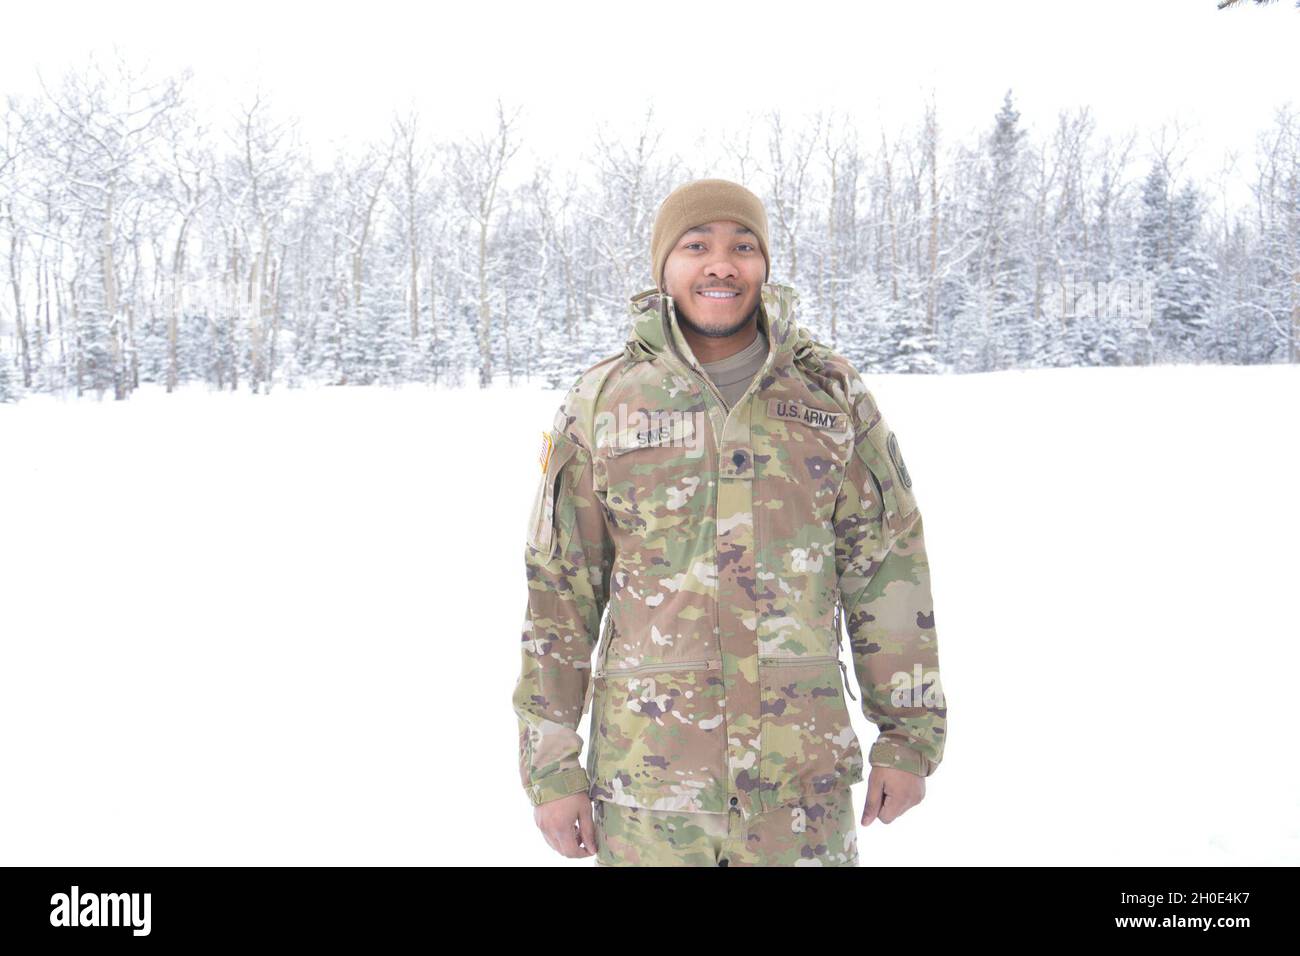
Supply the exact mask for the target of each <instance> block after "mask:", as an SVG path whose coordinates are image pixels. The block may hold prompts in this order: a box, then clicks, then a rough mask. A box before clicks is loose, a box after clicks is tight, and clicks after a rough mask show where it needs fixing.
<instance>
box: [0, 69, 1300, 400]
mask: <svg viewBox="0 0 1300 956" xmlns="http://www.w3.org/2000/svg"><path fill="white" fill-rule="evenodd" d="M187 79H188V78H187V77H186V76H185V75H180V76H175V77H166V78H163V79H161V80H149V79H146V78H142V77H140V76H138V75H136V74H134V73H133V72H132V70H131V68H130V66H129V65H128V64H126V63H122V62H118V63H117V64H115V65H114V66H113V68H112V69H111V70H109V71H105V70H104V69H103V68H101V67H100V66H99V65H98V64H96V63H94V62H92V63H90V64H89V65H88V66H87V67H86V69H84V70H81V71H75V72H70V73H68V74H66V75H64V76H63V77H62V78H61V79H60V80H59V81H58V82H57V83H52V84H48V85H45V86H44V87H43V89H44V93H43V95H41V96H40V97H36V98H31V99H24V100H20V99H17V98H14V97H10V98H8V99H7V102H6V104H5V107H4V114H3V122H4V128H3V133H4V135H3V142H2V143H0V256H2V257H3V264H2V265H0V271H2V272H3V275H4V285H5V289H4V294H3V296H0V399H12V398H14V397H16V396H19V395H21V394H23V393H25V392H29V391H56V392H62V391H75V393H76V394H82V393H84V392H86V391H91V390H93V391H94V392H96V393H98V394H99V395H101V396H102V395H103V394H106V393H109V392H111V393H112V394H113V395H114V396H115V397H117V398H125V397H127V396H128V395H129V394H130V393H131V391H132V390H133V389H135V388H137V387H138V386H139V385H140V383H141V382H157V383H161V384H163V385H165V386H166V387H167V388H168V390H171V389H173V388H175V387H176V386H177V385H178V384H180V383H182V382H188V381H202V382H207V383H209V384H210V386H211V387H214V388H222V389H237V388H240V387H245V388H248V389H251V390H252V391H254V392H263V391H266V390H268V389H270V388H271V387H272V386H273V385H275V384H277V383H284V384H289V385H293V384H298V383H302V382H307V381H314V382H320V383H328V384H340V385H344V384H356V383H362V384H364V383H398V382H404V381H420V382H428V383H445V384H450V385H462V384H479V385H487V384H489V383H491V382H493V381H494V380H496V379H499V378H503V377H504V378H508V379H510V380H514V379H516V378H519V377H522V376H540V377H541V378H542V379H543V380H545V381H547V382H548V383H550V384H551V385H553V386H555V387H562V386H565V385H567V384H569V383H570V382H571V381H572V379H573V377H574V376H575V375H576V374H577V373H578V372H579V371H581V370H582V369H583V368H584V367H586V366H587V365H589V364H590V363H592V362H594V361H595V360H596V359H598V358H599V357H601V356H603V355H607V354H609V353H610V352H612V351H614V350H616V349H618V348H619V347H620V346H621V343H622V341H623V338H624V336H625V333H626V312H625V310H626V302H627V299H628V297H629V296H630V295H632V294H633V293H635V292H638V291H641V290H642V289H645V288H647V287H649V286H650V285H651V284H652V282H651V280H650V277H649V266H648V249H649V238H650V229H651V225H652V223H653V220H654V215H655V212H656V210H657V208H658V204H659V202H660V200H661V199H662V198H663V197H664V196H665V195H666V194H667V193H668V192H669V191H670V190H671V189H672V188H673V187H674V186H676V185H678V184H679V183H681V182H683V181H685V180H687V179H691V178H696V177H700V176H722V177H725V178H730V179H736V180H738V181H740V182H743V183H745V184H746V185H748V186H749V187H750V188H751V189H753V190H754V191H755V192H757V193H758V194H759V195H760V196H762V198H763V199H764V201H765V203H766V205H767V209H768V211H769V216H770V220H771V240H772V252H773V279H774V280H775V281H779V282H785V283H788V284H791V285H793V286H794V287H795V288H796V289H798V290H799V292H800V297H801V298H800V301H801V307H802V308H801V318H802V321H803V322H804V323H805V324H806V325H808V326H809V327H810V329H812V330H813V332H814V334H816V335H817V336H818V337H819V338H821V339H822V340H823V341H825V342H826V343H827V344H829V345H832V346H833V347H835V348H836V349H838V350H839V351H841V352H842V353H844V354H845V355H846V356H847V357H849V358H850V360H852V361H853V362H854V363H855V364H857V366H858V367H859V368H860V369H861V370H863V371H864V372H871V371H907V372H936V371H957V372H962V371H987V370H994V369H1003V368H1012V367H1030V366H1044V365H1050V366H1063V365H1100V364H1105V365H1129V364H1149V363H1157V362H1175V361H1201V362H1218V363H1242V364H1249V363H1267V362H1296V361H1300V117H1298V116H1297V114H1296V112H1295V111H1294V110H1293V108H1292V107H1291V106H1290V105H1288V106H1285V107H1283V108H1280V109H1279V110H1278V111H1277V113H1276V115H1275V119H1274V122H1273V125H1272V126H1271V127H1270V128H1269V129H1267V130H1264V131H1262V132H1261V133H1260V135H1259V137H1258V142H1257V143H1256V144H1255V151H1254V154H1253V155H1252V156H1249V157H1246V158H1244V159H1241V160H1240V161H1239V163H1238V166H1237V168H1235V169H1231V170H1227V171H1225V176H1224V177H1223V178H1222V180H1221V181H1219V182H1217V184H1216V187H1215V188H1212V187H1208V186H1207V185H1206V184H1204V183H1200V182H1196V181H1194V180H1192V179H1191V178H1189V177H1187V176H1185V175H1184V174H1183V172H1182V170H1183V167H1184V166H1185V161H1186V155H1185V148H1184V146H1183V145H1182V143H1181V141H1180V137H1179V136H1178V133H1177V131H1176V130H1173V131H1171V130H1170V129H1169V128H1168V127H1165V128H1162V129H1160V130H1151V131H1145V132H1144V133H1143V137H1144V139H1143V140H1142V141H1139V137H1138V134H1137V133H1133V134H1130V135H1128V136H1126V137H1115V136H1111V135H1106V136H1103V135H1102V134H1100V133H1099V132H1098V129H1097V123H1096V120H1095V118H1094V117H1093V116H1092V114H1091V112H1090V111H1089V110H1088V109H1086V108H1083V109H1078V110H1075V111H1073V112H1062V113H1061V114H1060V115H1059V116H1058V117H1057V118H1056V119H1055V122H1054V123H1053V124H1050V125H1049V126H1048V127H1047V131H1046V132H1045V133H1043V134H1041V135H1031V133H1030V132H1029V131H1028V130H1027V129H1026V128H1025V125H1024V124H1023V123H1022V122H1021V118H1020V116H1019V114H1018V113H1017V111H1016V109H1015V106H1014V102H1013V99H1012V96H1011V93H1010V92H1008V94H1007V96H1006V98H1005V100H1004V102H1003V103H1002V105H1001V108H1000V109H998V110H996V111H993V110H991V111H990V117H989V121H988V124H987V128H986V130H985V132H984V133H983V134H982V135H980V136H979V137H978V141H971V142H961V141H952V140H950V139H948V138H946V137H945V136H944V135H943V133H942V129H941V124H940V121H939V117H938V115H937V114H936V111H935V110H934V109H933V108H929V109H927V110H926V111H925V112H924V115H922V116H921V117H919V118H918V122H917V124H916V125H915V127H914V128H913V129H911V130H910V131H908V132H907V133H906V134H905V135H902V136H893V135H889V134H883V133H875V132H867V131H862V130H859V129H856V128H855V127H854V125H853V124H852V123H851V122H849V121H846V120H844V119H842V118H837V117H833V116H827V115H825V114H823V113H816V114H808V115H805V116H801V117H799V118H798V120H797V122H791V120H790V119H789V117H786V116H782V115H780V114H779V113H773V114H770V115H767V116H764V117H761V118H760V119H758V120H755V121H750V120H746V123H745V125H744V126H743V127H742V128H741V129H739V130H737V131H735V132H733V133H727V134H720V135H719V136H718V138H717V139H716V140H715V141H713V142H711V143H709V144H704V145H705V146H706V147H707V148H706V149H704V150H701V149H699V148H696V149H690V150H688V153H689V156H686V157H683V156H681V155H677V154H674V153H673V152H671V151H670V150H669V149H667V148H666V147H665V146H664V145H663V144H662V142H661V140H662V134H660V133H658V132H656V129H657V125H656V121H655V118H654V116H653V113H652V112H647V113H646V114H645V120H644V123H643V124H642V128H641V130H640V132H639V134H638V135H635V136H633V137H630V138H625V139H622V140H620V139H610V138H608V137H606V136H605V135H603V134H602V133H601V132H599V131H598V132H597V133H596V135H595V137H594V142H593V143H592V145H591V148H590V150H589V151H588V153H587V156H586V160H585V162H584V163H583V165H582V167H581V168H574V169H561V168H555V167H552V166H546V165H538V166H536V167H535V168H531V169H523V168H521V166H520V164H521V163H522V162H523V160H521V159H520V157H519V156H518V153H519V150H520V147H521V145H522V144H521V142H520V138H519V135H518V133H517V129H516V126H517V116H518V114H517V112H516V113H514V114H510V115H508V113H507V111H506V110H505V108H504V107H502V106H501V105H500V104H498V108H497V112H496V116H495V118H494V122H493V123H492V124H491V128H490V129H489V130H488V131H487V132H485V133H483V134H482V135H480V136H478V137H474V138H467V139H456V138H441V137H440V136H439V135H438V133H439V131H438V129H437V128H436V125H435V124H434V123H433V122H432V121H430V120H428V119H426V118H421V117H419V116H416V115H405V116H396V117H394V119H393V121H392V124H391V132H390V133H389V134H388V135H387V136H386V137H384V138H383V139H382V141H379V142H373V143H371V144H369V145H368V146H366V147H365V148H363V149H361V150H359V151H358V150H352V151H349V152H348V154H346V155H345V154H344V153H343V152H340V154H338V155H336V156H334V157H333V161H332V165H330V166H329V167H328V168H321V167H320V166H318V165H316V164H313V162H312V161H311V158H310V155H309V152H308V150H307V149H306V148H305V146H304V144H303V143H302V142H301V140H300V138H299V136H298V133H297V128H296V124H295V123H294V122H293V121H292V120H291V119H289V118H287V117H283V116H280V115H279V114H278V113H277V111H276V110H275V109H274V107H273V105H272V104H270V103H268V102H267V100H266V99H265V98H261V97H259V98H254V99H253V100H252V101H250V102H246V103H243V104H238V105H234V104H232V109H231V112H230V114H229V115H228V116H226V117H224V118H220V119H219V120H218V119H217V118H214V117H211V116H203V115H199V113H198V112H197V110H196V108H195V106H194V105H193V103H192V102H191V100H190V97H189V94H188V92H187V89H186V84H187ZM700 145H701V144H696V146H697V147H698V146H700ZM710 153H711V154H710ZM1233 184H1235V185H1237V186H1248V187H1249V189H1248V192H1247V190H1245V189H1238V190H1235V191H1236V192H1238V193H1240V194H1241V195H1247V194H1248V195H1249V197H1250V199H1249V201H1248V202H1247V203H1245V204H1242V203H1240V202H1236V203H1232V202H1230V201H1229V196H1230V194H1231V193H1232V192H1234V190H1230V189H1229V187H1230V186H1231V185H1233Z"/></svg>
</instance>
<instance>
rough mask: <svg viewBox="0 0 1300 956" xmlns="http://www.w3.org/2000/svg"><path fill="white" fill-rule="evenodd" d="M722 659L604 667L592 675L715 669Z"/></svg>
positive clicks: (621, 675)
mask: <svg viewBox="0 0 1300 956" xmlns="http://www.w3.org/2000/svg"><path fill="white" fill-rule="evenodd" d="M721 669H722V661H718V660H713V661H665V662H664V663H662V664H640V665H638V666H636V667H606V668H603V669H602V670H601V671H600V673H599V674H595V675H593V676H594V677H624V676H627V675H629V674H668V673H672V672H673V671H716V670H721Z"/></svg>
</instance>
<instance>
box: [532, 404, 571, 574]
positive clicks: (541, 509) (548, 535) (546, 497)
mask: <svg viewBox="0 0 1300 956" xmlns="http://www.w3.org/2000/svg"><path fill="white" fill-rule="evenodd" d="M547 441H548V442H549V445H548V446H547V447H545V448H544V450H543V455H544V456H545V467H544V468H543V470H542V476H541V479H540V481H539V482H538V485H537V491H536V493H535V494H534V496H533V506H532V510H531V511H530V512H529V518H528V547H530V548H532V549H533V550H534V551H537V552H539V553H540V554H542V555H543V556H545V557H546V558H547V559H548V560H549V559H550V558H553V557H555V556H556V554H558V553H559V548H557V545H560V544H562V542H561V541H560V532H559V529H558V528H557V527H556V525H557V523H558V522H557V516H556V510H555V503H556V500H557V499H558V497H559V494H560V483H561V479H562V477H563V475H562V472H563V469H564V466H565V465H566V464H568V463H569V461H570V460H571V459H572V458H573V456H574V455H576V454H577V453H578V446H577V443H575V442H573V441H572V440H570V439H569V438H566V437H565V435H564V433H563V432H560V431H558V430H556V429H552V430H551V431H550V433H549V434H548V436H547Z"/></svg>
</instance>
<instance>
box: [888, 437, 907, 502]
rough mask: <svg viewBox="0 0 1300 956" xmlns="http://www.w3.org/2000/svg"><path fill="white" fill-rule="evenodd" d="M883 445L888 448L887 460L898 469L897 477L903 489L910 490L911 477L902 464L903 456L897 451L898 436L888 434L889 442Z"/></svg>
mask: <svg viewBox="0 0 1300 956" xmlns="http://www.w3.org/2000/svg"><path fill="white" fill-rule="evenodd" d="M885 444H886V446H887V447H888V448H889V460H890V461H892V462H893V463H894V467H895V468H897V469H898V477H899V478H901V479H903V487H904V488H911V487H912V476H911V475H909V474H908V473H907V466H906V465H904V464H903V456H902V454H901V453H900V452H899V450H898V436H897V435H895V434H894V433H893V432H890V433H889V440H888V441H887V442H886V443H885Z"/></svg>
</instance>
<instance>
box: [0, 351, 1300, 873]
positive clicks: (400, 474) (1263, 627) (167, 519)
mask: <svg viewBox="0 0 1300 956" xmlns="http://www.w3.org/2000/svg"><path fill="white" fill-rule="evenodd" d="M867 382H868V385H869V387H870V388H871V389H872V391H873V393H874V394H875V396H876V398H877V401H878V402H879V404H880V406H881V409H882V410H883V412H884V414H885V416H886V418H887V420H888V421H889V423H890V424H891V426H892V427H893V428H894V429H895V430H896V431H897V433H898V435H899V438H900V445H901V450H902V451H903V453H904V455H905V459H906V462H907V466H908V469H909V470H910V472H911V474H912V476H913V478H914V481H915V485H914V491H915V492H916V494H917V500H918V502H919V504H920V506H921V509H922V513H923V515H924V517H925V529H926V540H927V545H928V551H929V555H930V561H931V566H932V576H933V586H934V595H935V613H936V622H937V626H938V635H939V649H940V665H941V672H942V674H943V685H944V691H945V693H946V695H947V697H948V702H949V705H950V708H951V710H950V715H949V727H948V729H949V741H948V745H947V752H946V754H945V759H944V761H943V764H942V765H941V766H940V768H939V769H938V771H937V772H936V773H935V774H934V775H933V776H932V777H931V778H929V779H928V780H927V794H926V798H925V800H924V802H923V803H922V804H920V805H919V806H917V807H915V808H913V809H912V810H910V811H909V812H907V813H906V814H905V815H904V816H902V817H900V818H899V819H898V820H896V821H895V822H894V823H892V824H889V825H884V824H881V823H879V822H877V823H873V824H872V825H871V826H870V827H869V828H867V829H865V830H863V829H861V828H860V830H859V845H860V849H861V852H862V861H863V864H864V865H868V866H872V865H890V866H893V865H897V866H910V865H917V864H921V863H924V864H988V863H992V864H1076V865H1080V864H1081V865H1095V864H1123V865H1136V864H1144V865H1145V864H1176V865H1183V864H1210V865H1213V864H1252V863H1263V864H1282V863H1286V864H1293V865H1294V864H1296V863H1300V767H1298V766H1297V760H1296V747H1295V742H1294V737H1293V733H1294V730H1293V728H1294V726H1295V719H1294V708H1293V699H1294V695H1295V690H1294V688H1293V687H1292V686H1291V685H1292V683H1293V681H1294V679H1295V675H1296V673H1297V668H1296V665H1297V658H1298V657H1300V650H1298V647H1300V642H1298V641H1297V638H1300V613H1298V609H1297V584H1298V583H1300V582H1298V581H1297V566H1298V562H1297V553H1298V548H1300V498H1298V496H1297V492H1296V474H1297V469H1296V465H1297V450H1296V441H1295V422H1294V418H1295V412H1296V409H1297V408H1300V368H1297V367H1295V366H1266V367H1250V368H1238V367H1212V366H1200V367H1197V366H1182V367H1161V368H1154V369H1150V368H1148V369H1134V368H1122V369H1109V368H1071V369H1058V370H1041V371H1029V372H997V373H990V374H981V375H965V376H925V377H905V376H867ZM560 397H561V393H560V392H555V391H547V390H544V389H542V388H540V387H531V386H530V387H519V388H514V389H511V388H507V387H504V386H501V387H497V388H494V389H490V390H488V391H486V392H479V391H477V390H462V391H443V390H430V389H425V388H420V387H410V388H403V389H400V390H388V389H378V388H357V387H349V388H317V389H308V390H301V391H289V390H284V389H280V390H277V391H275V392H274V393H273V394H272V395H270V396H260V397H259V396H251V395H248V394H246V393H236V394H218V393H212V392H208V391H206V390H204V389H203V388H201V387H200V388H197V389H193V390H188V391H183V392H182V393H180V394H178V395H173V396H167V395H165V394H163V393H162V391H161V390H160V389H157V388H155V387H153V386H146V387H145V388H143V389H141V390H140V391H139V392H138V393H136V394H135V395H134V396H133V397H132V398H131V399H130V400H129V401H127V402H123V403H114V402H113V401H111V398H105V400H104V401H103V402H96V401H95V400H94V399H93V398H88V399H82V400H79V401H78V400H61V399H55V398H51V397H49V396H30V397H27V398H25V399H24V400H23V401H22V402H20V403H19V404H17V405H0V502H3V511H2V512H0V634H2V635H3V639H2V640H0V766H3V768H4V779H5V786H4V787H3V788H2V789H0V860H2V861H3V862H4V863H5V864H8V865H73V864H76V865H143V864H158V865H178V864H179V865H195V864H217V865H224V864H254V865H262V864H308V865H311V864H327V863H329V864H429V863H450V864H489V865H490V864H511V863H518V864H540V865H549V864H556V863H572V864H573V865H591V861H590V860H589V859H588V860H575V861H566V860H564V859H563V858H561V857H559V856H557V855H556V854H555V853H554V852H553V851H552V850H550V848H549V847H548V846H547V845H546V843H545V841H544V840H543V839H542V837H541V835H540V834H539V833H538V832H537V831H536V829H535V827H534V824H533V814H532V809H531V807H530V805H529V803H528V800H527V798H526V797H525V795H524V793H523V791H522V788H521V787H520V784H519V780H518V768H517V759H516V746H517V730H516V724H515V717H514V713H513V711H512V710H511V706H510V697H511V692H512V690H513V685H514V681H515V677H516V675H517V672H518V666H519V653H520V651H519V645H520V631H521V625H522V622H523V613H524V607H525V600H526V589H525V582H524V572H523V547H524V543H523V542H524V531H525V522H526V515H527V511H528V507H529V505H530V503H531V501H532V495H533V490H534V482H535V478H536V445H537V437H538V433H539V431H540V430H542V429H544V428H547V427H548V426H549V425H550V422H551V418H552V416H553V414H554V411H555V408H556V405H557V403H558V402H559V400H560ZM847 654H848V652H847V650H846V651H845V656H846V658H847ZM848 703H849V706H850V708H851V709H852V710H853V711H854V717H855V726H856V727H857V730H858V733H859V736H860V739H861V740H862V743H863V746H864V748H867V747H869V746H870V744H871V741H872V740H874V739H875V732H874V728H870V727H869V725H868V724H867V722H866V720H865V719H864V718H863V717H862V715H861V712H860V711H859V710H857V707H858V704H857V703H856V702H854V701H849V702H848ZM582 733H583V735H584V736H585V735H586V723H585V720H584V724H583V727H582ZM865 793H866V786H865V784H864V785H859V786H858V787H855V788H854V803H855V808H856V810H857V812H858V814H859V815H860V814H861V810H862V801H863V799H864V796H865Z"/></svg>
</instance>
